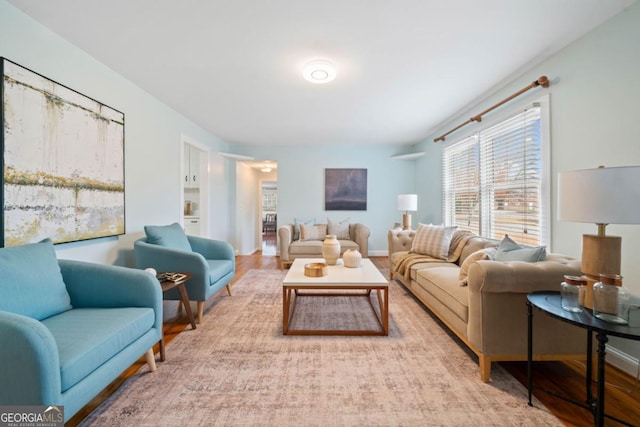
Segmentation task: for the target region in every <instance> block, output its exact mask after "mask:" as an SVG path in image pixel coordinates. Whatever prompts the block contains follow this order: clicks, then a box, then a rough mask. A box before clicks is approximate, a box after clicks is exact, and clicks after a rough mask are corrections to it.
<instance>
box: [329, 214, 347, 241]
mask: <svg viewBox="0 0 640 427" xmlns="http://www.w3.org/2000/svg"><path fill="white" fill-rule="evenodd" d="M327 234H334V235H335V236H336V238H337V239H338V240H341V239H343V240H349V218H345V219H343V220H342V221H333V220H332V219H331V218H327Z"/></svg>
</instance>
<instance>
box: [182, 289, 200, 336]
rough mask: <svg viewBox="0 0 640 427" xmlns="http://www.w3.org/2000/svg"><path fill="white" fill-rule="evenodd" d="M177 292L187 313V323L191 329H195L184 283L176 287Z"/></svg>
mask: <svg viewBox="0 0 640 427" xmlns="http://www.w3.org/2000/svg"><path fill="white" fill-rule="evenodd" d="M178 291H179V292H180V298H182V304H183V305H184V309H185V311H186V312H187V317H188V318H189V323H191V329H195V328H196V321H195V319H194V318H193V312H192V311H191V303H190V302H189V296H188V295H187V289H186V288H185V287H184V283H180V284H179V285H178Z"/></svg>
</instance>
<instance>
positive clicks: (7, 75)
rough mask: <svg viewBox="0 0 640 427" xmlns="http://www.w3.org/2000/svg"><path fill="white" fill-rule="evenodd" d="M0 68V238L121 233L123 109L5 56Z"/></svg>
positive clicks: (20, 240)
mask: <svg viewBox="0 0 640 427" xmlns="http://www.w3.org/2000/svg"><path fill="white" fill-rule="evenodd" d="M0 68H1V70H0V71H1V73H2V107H1V108H0V115H1V119H2V123H3V129H2V135H1V136H0V147H1V148H2V164H1V165H2V170H3V174H2V188H1V191H2V212H1V215H2V224H3V227H2V230H0V244H1V245H2V246H15V245H21V244H25V243H31V242H37V241H40V240H42V239H44V238H47V237H48V238H51V240H53V242H54V243H63V242H72V241H78V240H87V239H95V238H99V237H106V236H116V235H120V234H124V232H125V206H124V200H125V198H124V114H123V113H121V112H119V111H117V110H114V109H113V108H110V107H108V106H106V105H104V104H101V103H100V102H98V101H95V100H93V99H91V98H88V97H87V96H85V95H82V94H80V93H78V92H76V91H74V90H72V89H69V88H68V87H65V86H63V85H61V84H59V83H56V82H54V81H52V80H50V79H48V78H46V77H44V76H42V75H40V74H37V73H35V72H33V71H31V70H28V69H26V68H24V67H22V66H20V65H18V64H16V63H14V62H11V61H9V60H7V59H5V58H0Z"/></svg>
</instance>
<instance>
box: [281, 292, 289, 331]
mask: <svg viewBox="0 0 640 427" xmlns="http://www.w3.org/2000/svg"><path fill="white" fill-rule="evenodd" d="M290 296H291V290H290V289H289V288H287V287H286V286H285V287H283V288H282V333H283V334H284V335H288V333H289V299H290Z"/></svg>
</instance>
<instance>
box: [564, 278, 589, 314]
mask: <svg viewBox="0 0 640 427" xmlns="http://www.w3.org/2000/svg"><path fill="white" fill-rule="evenodd" d="M586 283H587V281H586V280H585V279H583V278H582V277H579V276H564V282H562V283H560V294H561V301H562V308H563V309H564V310H566V311H571V312H574V313H580V312H581V311H582V307H581V306H580V294H581V292H582V289H583V286H585V285H586Z"/></svg>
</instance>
